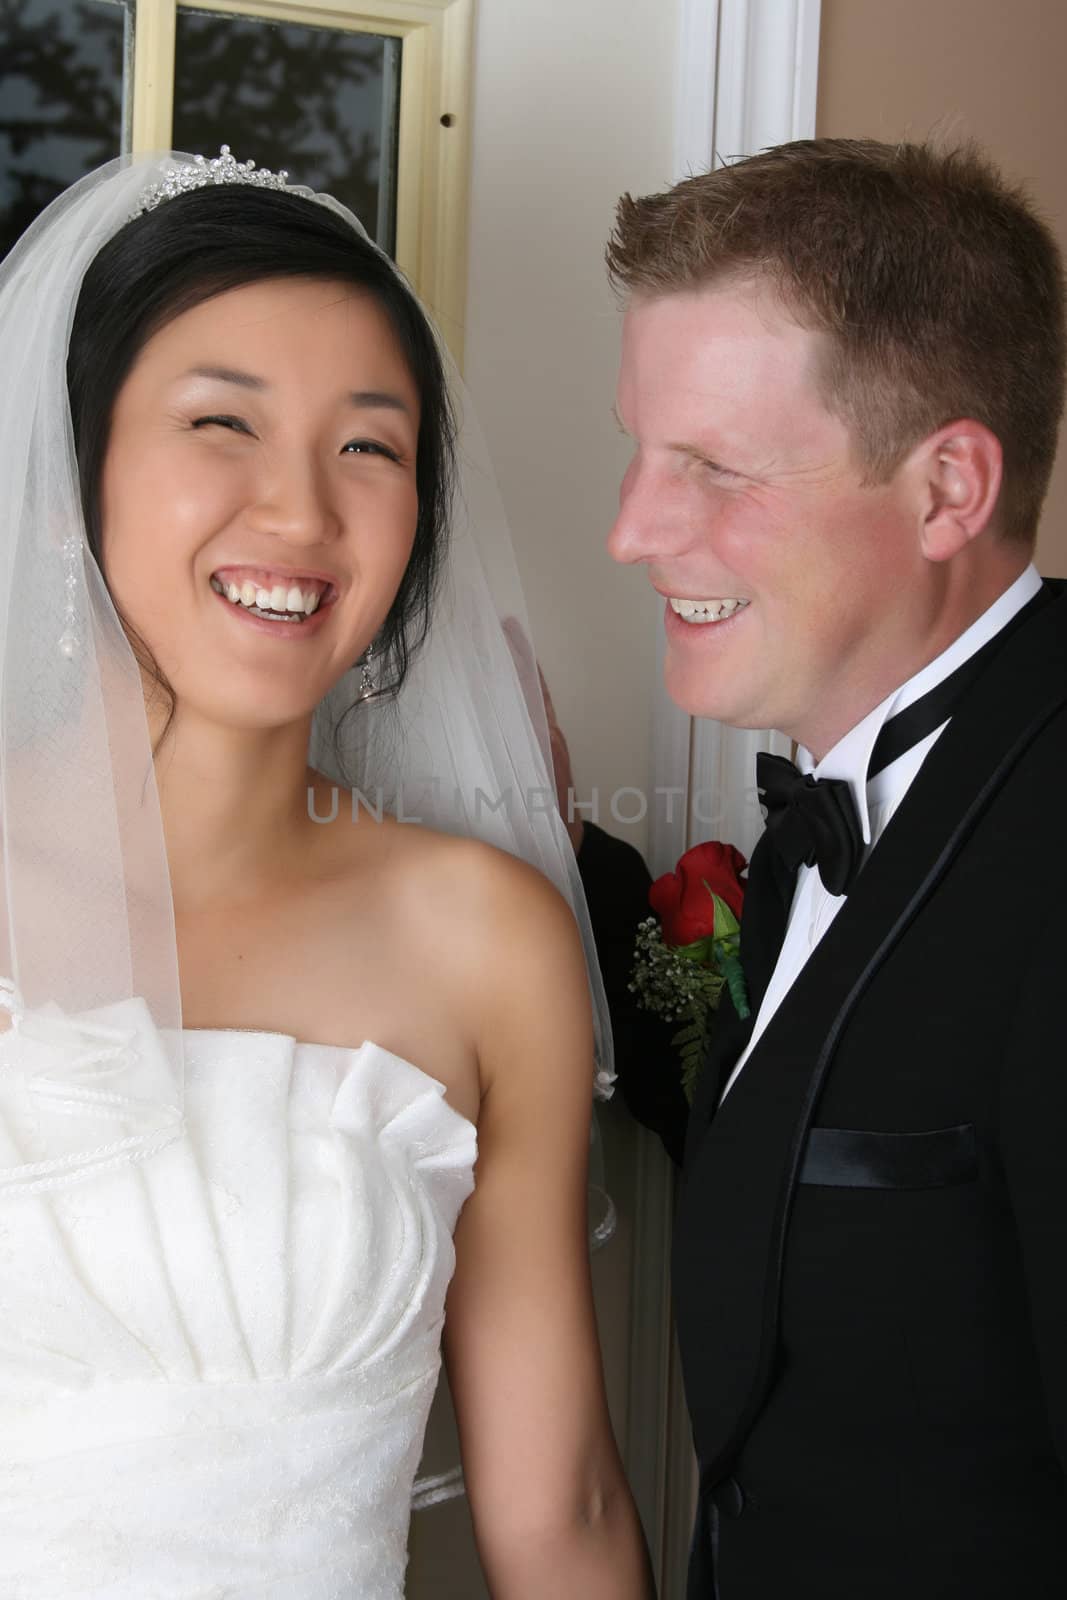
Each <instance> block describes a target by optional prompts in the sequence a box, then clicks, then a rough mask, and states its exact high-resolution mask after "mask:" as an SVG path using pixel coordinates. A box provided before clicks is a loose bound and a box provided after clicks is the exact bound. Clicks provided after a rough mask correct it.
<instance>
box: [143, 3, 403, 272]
mask: <svg viewBox="0 0 1067 1600" xmlns="http://www.w3.org/2000/svg"><path fill="white" fill-rule="evenodd" d="M399 81H400V41H399V39H392V38H385V37H383V36H381V35H379V34H372V33H352V32H349V31H346V30H344V29H340V28H312V27H307V26H304V25H302V24H297V23H278V22H264V21H263V20H261V19H260V18H257V17H241V16H220V15H212V14H211V13H210V12H207V11H203V10H196V9H193V8H191V7H187V6H181V7H179V10H178V33H177V54H176V62H175V71H174V148H175V149H176V150H188V151H191V152H192V153H193V154H198V153H200V154H204V155H207V156H211V155H216V154H217V153H218V149H219V146H220V145H222V144H228V145H229V146H230V148H231V149H232V151H233V153H234V155H235V156H236V157H237V158H238V160H239V161H247V160H248V159H249V158H250V157H251V159H252V160H253V161H255V162H256V164H257V166H261V167H271V168H273V169H274V170H275V171H277V170H278V168H279V167H285V168H286V169H287V170H288V171H289V172H290V173H291V174H292V178H293V181H294V183H306V184H307V185H308V186H309V187H310V188H312V189H324V190H327V191H328V192H329V193H330V194H332V195H336V197H337V199H338V200H341V201H343V203H344V204H345V205H347V206H349V207H350V208H351V209H352V210H353V211H354V212H355V213H356V216H357V217H358V218H359V219H360V221H361V222H362V223H363V226H364V227H365V228H366V229H367V232H368V233H369V234H370V235H371V237H372V238H373V239H376V240H377V242H378V243H379V244H380V245H381V246H382V247H383V249H386V250H388V251H389V252H390V253H392V251H393V249H394V246H395V231H396V229H395V211H396V143H397V117H398V113H399V102H400V95H399Z"/></svg>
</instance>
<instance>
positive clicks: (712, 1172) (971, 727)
mask: <svg viewBox="0 0 1067 1600" xmlns="http://www.w3.org/2000/svg"><path fill="white" fill-rule="evenodd" d="M1056 619H1058V621H1057V620H1056ZM1061 635H1062V636H1061ZM1065 642H1067V600H1064V601H1061V602H1060V603H1059V604H1056V605H1051V606H1049V607H1047V608H1046V610H1045V611H1044V612H1043V613H1041V614H1040V615H1039V616H1038V617H1037V618H1035V620H1034V622H1033V624H1031V626H1030V627H1028V628H1026V629H1025V630H1023V631H1022V632H1021V633H1020V634H1019V636H1018V639H1014V640H1011V641H1009V642H1008V643H1007V644H1006V645H1005V647H1004V652H1003V655H1002V656H1000V657H998V658H997V660H995V661H994V662H993V663H992V664H991V667H990V670H989V673H988V674H984V675H983V679H982V680H980V682H979V683H978V684H976V686H975V688H974V690H973V691H972V693H971V694H970V695H969V696H968V697H967V701H966V703H965V704H964V705H963V706H961V707H960V709H959V711H958V712H957V713H956V715H955V716H954V717H953V719H952V722H951V723H950V725H949V727H948V728H947V729H946V731H945V733H944V734H943V735H942V736H941V738H940V739H939V740H938V742H937V744H936V745H935V747H934V749H933V750H932V751H931V753H930V756H929V757H928V758H927V761H926V763H925V764H924V767H923V770H922V772H921V773H920V774H919V776H918V778H916V780H915V783H914V784H913V785H912V788H911V790H910V791H909V793H908V795H907V796H906V797H905V800H904V801H903V802H902V804H901V806H900V809H899V811H898V812H897V814H896V816H895V817H894V818H893V821H892V823H891V824H890V826H889V827H888V828H887V829H886V832H885V834H884V836H883V837H882V839H881V840H880V842H879V844H878V847H877V849H876V850H875V851H874V852H873V853H872V855H871V858H870V860H869V862H868V863H867V864H866V865H865V866H864V868H863V870H862V871H861V873H860V875H859V877H858V879H857V880H856V884H855V887H854V888H853V890H852V892H851V893H850V895H849V898H848V901H847V902H846V904H845V906H844V907H842V909H841V911H840V912H839V913H838V915H837V917H836V918H835V920H834V922H833V924H832V925H831V927H830V928H829V930H828V931H827V933H826V935H825V937H824V938H823V939H822V941H821V942H820V944H819V946H818V948H817V949H816V950H815V951H814V952H813V954H812V956H811V959H810V960H809V962H808V963H807V965H806V966H805V968H804V970H803V972H802V973H801V974H800V976H799V977H798V979H797V981H796V983H795V984H794V985H793V988H792V989H791V990H790V992H789V994H788V995H787V996H786V998H785V1000H784V1001H783V1002H782V1005H781V1007H780V1008H779V1010H778V1012H777V1013H776V1014H775V1016H774V1018H773V1020H772V1021H771V1023H770V1024H769V1025H768V1027H767V1029H766V1031H765V1032H764V1034H763V1035H762V1037H761V1038H760V1040H759V1043H758V1044H757V1045H756V1047H755V1049H754V1050H753V1052H752V1055H751V1056H750V1057H749V1060H748V1062H747V1064H746V1066H745V1070H744V1072H742V1073H741V1075H740V1077H739V1078H738V1080H737V1082H736V1083H735V1084H734V1086H733V1088H732V1089H731V1090H730V1093H729V1095H728V1096H727V1099H726V1101H725V1102H724V1103H723V1105H722V1107H721V1108H720V1109H719V1111H718V1114H717V1115H716V1116H715V1117H714V1119H713V1120H712V1122H711V1125H710V1127H706V1128H705V1129H704V1130H701V1129H700V1128H694V1130H693V1136H692V1138H691V1139H690V1142H689V1160H688V1162H687V1167H686V1172H685V1176H684V1180H683V1189H682V1196H681V1201H680V1207H679V1224H678V1232H677V1236H676V1249H675V1298H676V1304H677V1310H678V1318H679V1324H680V1327H681V1328H682V1331H683V1340H682V1351H683V1368H684V1370H685V1378H686V1390H687V1394H688V1397H689V1401H690V1409H691V1411H692V1413H693V1426H694V1435H695V1438H696V1442H697V1448H698V1452H699V1454H700V1457H701V1462H702V1477H703V1478H704V1480H705V1481H708V1482H715V1481H717V1479H718V1477H720V1476H722V1475H723V1474H724V1472H725V1471H726V1470H727V1469H728V1468H729V1465H730V1462H731V1460H732V1458H733V1457H734V1456H735V1455H736V1453H737V1450H738V1448H739V1447H740V1444H741V1442H742V1441H743V1439H744V1437H745V1435H746V1434H747V1432H748V1430H749V1428H750V1427H751V1424H752V1421H753V1420H754V1418H755V1416H756V1415H757V1414H758V1412H759V1410H760V1408H761V1406H762V1404H763V1401H764V1398H765V1396H766V1393H767V1389H768V1387H769V1385H770V1381H771V1378H772V1376H773V1366H774V1359H775V1354H776V1347H777V1330H778V1317H779V1302H780V1293H781V1275H782V1264H783V1257H784V1246H785V1237H786V1231H787V1228H788V1222H789V1213H790V1209H791V1205H792V1198H793V1193H794V1189H795V1187H796V1182H797V1178H798V1175H799V1169H800V1163H801V1159H802V1155H803V1150H804V1142H805V1139H806V1136H807V1131H808V1127H809V1126H810V1123H811V1120H812V1116H813V1114H814V1110H815V1106H816V1103H817V1101H818V1097H819V1094H820V1091H821V1089H822V1086H823V1083H824V1080H825V1077H826V1073H827V1071H828V1069H829V1067H830V1064H831V1063H832V1061H833V1058H834V1054H835V1052H836V1050H837V1046H838V1042H839V1040H840V1037H841V1034H842V1031H843V1029H844V1028H845V1026H846V1024H847V1022H848V1020H849V1018H850V1016H851V1014H852V1012H853V1010H854V1009H855V1007H856V1005H857V1004H858V1002H859V1001H860V999H861V998H862V996H863V994H864V993H865V991H866V990H867V988H868V986H869V985H870V983H871V981H872V979H873V978H874V976H875V974H876V973H877V971H878V969H879V968H880V967H881V965H882V964H883V962H884V961H885V960H886V958H887V956H888V955H889V953H890V951H891V950H892V949H893V948H894V946H895V945H896V943H897V942H898V940H899V939H900V938H901V937H902V935H903V933H904V932H905V930H906V929H907V927H908V925H909V923H910V922H911V921H912V920H913V918H914V917H915V915H916V913H917V912H918V911H919V909H920V908H921V906H922V905H923V903H924V902H925V901H926V900H927V898H928V897H929V895H930V894H931V893H932V892H933V890H934V888H935V887H936V885H937V884H938V882H939V881H940V880H941V878H942V877H943V876H944V874H945V872H946V871H947V870H948V868H949V866H950V865H951V863H952V861H953V859H954V858H955V856H956V855H957V854H958V853H959V851H960V849H961V848H962V846H963V845H964V843H965V842H966V840H967V838H968V836H969V835H970V833H971V832H972V831H973V829H974V827H975V825H976V823H977V822H978V819H979V818H980V817H981V815H982V813H983V812H984V811H985V809H986V808H987V806H988V805H989V803H990V801H991V800H992V798H993V796H994V795H995V794H996V792H997V790H998V789H999V788H1000V787H1001V785H1002V784H1003V783H1004V782H1005V780H1006V779H1007V777H1008V776H1009V775H1010V773H1011V770H1012V768H1013V767H1014V765H1015V764H1016V762H1017V761H1018V760H1019V758H1020V756H1021V755H1022V754H1023V752H1024V751H1025V749H1026V748H1027V746H1028V745H1029V744H1031V743H1032V742H1033V740H1034V739H1035V738H1036V737H1037V736H1038V734H1039V733H1040V732H1041V730H1042V728H1043V727H1044V726H1045V725H1046V724H1047V723H1048V722H1049V721H1050V720H1051V718H1052V717H1054V716H1055V715H1056V713H1057V712H1058V711H1059V710H1060V709H1061V708H1062V707H1063V706H1064V704H1067V659H1065V649H1064V645H1065ZM1035 681H1036V682H1037V683H1038V685H1040V684H1041V683H1042V682H1047V683H1051V685H1053V686H1052V687H1049V688H1048V689H1045V690H1042V689H1041V688H1040V687H1039V689H1038V692H1037V695H1036V696H1035V692H1034V684H1035ZM1027 702H1029V703H1030V705H1031V706H1032V707H1033V708H1034V709H1032V711H1031V713H1030V715H1029V717H1028V718H1027V721H1026V724H1025V726H1024V727H1023V729H1022V730H1021V731H1020V729H1019V706H1020V705H1025V704H1027ZM1035 702H1036V703H1035ZM997 750H1000V751H1002V752H1003V754H1002V755H1001V756H1000V758H999V759H997V758H996V754H995V752H996V751H997ZM909 884H911V885H913V886H914V887H913V888H912V889H911V891H910V892H909V890H908V885H909ZM879 929H882V930H886V931H884V932H883V933H881V934H879V932H878V930H879ZM694 1109H695V1108H694ZM709 1221H710V1222H711V1223H712V1224H713V1225H712V1226H709ZM687 1323H689V1324H690V1325H691V1327H693V1328H698V1329H699V1340H698V1341H696V1343H698V1344H699V1349H697V1348H695V1345H694V1341H693V1339H692V1337H690V1339H689V1340H686V1339H685V1337H684V1335H685V1328H686V1324H687Z"/></svg>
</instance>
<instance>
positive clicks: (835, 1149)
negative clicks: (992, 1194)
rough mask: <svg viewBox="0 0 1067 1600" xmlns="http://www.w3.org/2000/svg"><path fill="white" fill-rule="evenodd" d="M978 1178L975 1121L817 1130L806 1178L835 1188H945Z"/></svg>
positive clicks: (810, 1142) (805, 1165) (802, 1173)
mask: <svg viewBox="0 0 1067 1600" xmlns="http://www.w3.org/2000/svg"><path fill="white" fill-rule="evenodd" d="M977 1177H978V1140H977V1137H976V1135H975V1131H974V1124H973V1123H972V1122H965V1123H962V1124H961V1125H960V1126H959V1127H956V1128H932V1129H930V1130H928V1131H924V1132H921V1133H877V1132H868V1131H866V1130H863V1129H858V1128H812V1129H811V1130H810V1131H809V1133H808V1140H807V1145H806V1148H805V1151H804V1159H803V1163H802V1165H801V1171H800V1182H801V1183H804V1184H813V1185H817V1186H819V1187H822V1188H831V1189H945V1188H950V1187H951V1186H953V1185H955V1184H961V1183H973V1182H974V1180H975V1179H976V1178H977Z"/></svg>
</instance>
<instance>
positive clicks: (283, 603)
mask: <svg viewBox="0 0 1067 1600" xmlns="http://www.w3.org/2000/svg"><path fill="white" fill-rule="evenodd" d="M211 587H212V588H213V589H214V590H215V593H216V594H223V595H225V596H226V598H227V600H229V601H231V602H232V603H233V604H234V605H235V606H236V605H242V606H248V607H252V606H255V608H256V610H257V611H281V612H301V611H302V612H303V613H304V615H305V616H307V617H310V616H311V613H312V612H313V611H317V610H318V608H319V605H320V603H321V601H322V597H323V595H324V594H325V592H326V590H327V588H328V587H329V585H328V584H325V583H320V582H317V581H309V582H307V583H305V584H296V583H292V584H284V583H275V584H272V585H271V587H270V588H269V589H268V588H266V587H264V585H262V584H259V583H254V582H253V581H252V579H251V578H245V579H244V580H243V581H242V582H241V583H237V582H235V581H234V579H232V578H227V579H225V580H223V579H222V578H219V577H218V576H214V577H212V579H211Z"/></svg>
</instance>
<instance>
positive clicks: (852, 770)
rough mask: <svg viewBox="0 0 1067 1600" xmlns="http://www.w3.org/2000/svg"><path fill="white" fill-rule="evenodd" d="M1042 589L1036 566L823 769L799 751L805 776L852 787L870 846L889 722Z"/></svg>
mask: <svg viewBox="0 0 1067 1600" xmlns="http://www.w3.org/2000/svg"><path fill="white" fill-rule="evenodd" d="M1040 588H1041V578H1040V575H1039V574H1038V572H1037V569H1036V568H1035V567H1034V566H1033V565H1030V566H1028V567H1027V568H1026V570H1025V572H1022V573H1020V575H1019V577H1017V578H1016V579H1015V581H1014V583H1012V584H1011V585H1010V587H1009V588H1007V589H1005V591H1004V593H1003V594H1002V595H1000V596H998V598H997V599H996V600H994V602H993V604H992V605H991V606H990V607H989V608H988V609H987V610H986V611H983V612H982V615H981V616H980V617H978V618H977V620H976V621H974V622H972V623H971V625H970V627H969V628H967V629H965V631H964V632H963V633H961V634H960V635H959V637H958V638H956V639H953V641H952V643H951V644H950V645H949V646H948V648H947V649H946V650H943V651H942V652H941V654H940V655H939V656H936V657H935V658H934V660H933V661H930V662H928V663H927V665H926V666H925V667H922V668H920V670H919V671H918V672H916V673H914V674H913V676H912V677H910V678H909V679H908V680H907V682H906V683H902V684H901V685H900V687H899V688H897V689H894V690H893V691H892V693H891V694H888V695H886V697H885V699H884V700H883V701H882V702H881V703H880V704H879V705H876V706H875V708H874V710H873V711H869V712H868V713H867V715H866V716H865V717H864V718H863V719H862V721H860V722H857V723H856V725H855V727H854V728H850V729H849V731H848V733H846V734H845V736H844V737H843V738H842V739H839V740H838V741H837V743H836V744H835V745H834V747H833V749H832V750H829V751H827V753H826V755H825V756H823V758H822V760H821V761H820V762H819V763H818V765H816V764H815V762H814V760H813V758H812V755H811V752H810V751H809V750H805V749H804V747H803V745H802V746H801V747H800V749H799V750H798V751H797V766H798V767H799V769H800V771H801V772H805V773H807V772H810V773H813V775H814V776H815V777H816V778H844V779H845V781H846V782H847V783H848V784H849V786H850V787H851V789H852V794H853V798H854V799H855V801H856V812H857V815H858V817H859V821H860V826H861V828H862V829H863V842H864V844H870V842H871V821H870V814H869V810H868V805H867V783H866V778H867V768H868V767H869V766H870V761H871V752H872V750H873V749H874V746H875V741H876V740H877V738H878V735H879V734H880V733H881V731H882V728H883V727H884V725H885V724H886V722H888V720H889V718H890V717H891V716H893V715H894V714H895V713H896V712H898V711H903V710H904V708H905V706H910V705H911V704H912V703H913V702H914V701H916V700H918V699H920V698H921V696H922V695H924V694H926V693H927V692H928V690H930V689H932V688H934V686H935V685H936V684H939V683H940V682H941V681H942V679H943V678H947V677H948V675H949V673H950V672H954V671H955V670H956V668H957V667H959V666H962V665H963V663H964V662H965V661H966V660H968V659H969V657H971V656H973V655H974V653H975V651H976V650H979V649H981V647H982V645H984V644H986V643H987V641H988V640H990V639H992V638H993V637H994V635H996V634H998V633H999V632H1000V630H1001V628H1003V627H1005V626H1006V625H1007V624H1008V623H1009V622H1010V621H1011V619H1012V617H1014V616H1015V614H1016V613H1017V612H1019V611H1021V610H1022V608H1023V606H1024V605H1026V604H1027V602H1028V601H1030V600H1032V599H1033V597H1034V595H1035V594H1037V592H1038V590H1039V589H1040ZM891 770H892V768H891V767H887V768H886V771H887V772H890V771H891Z"/></svg>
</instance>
